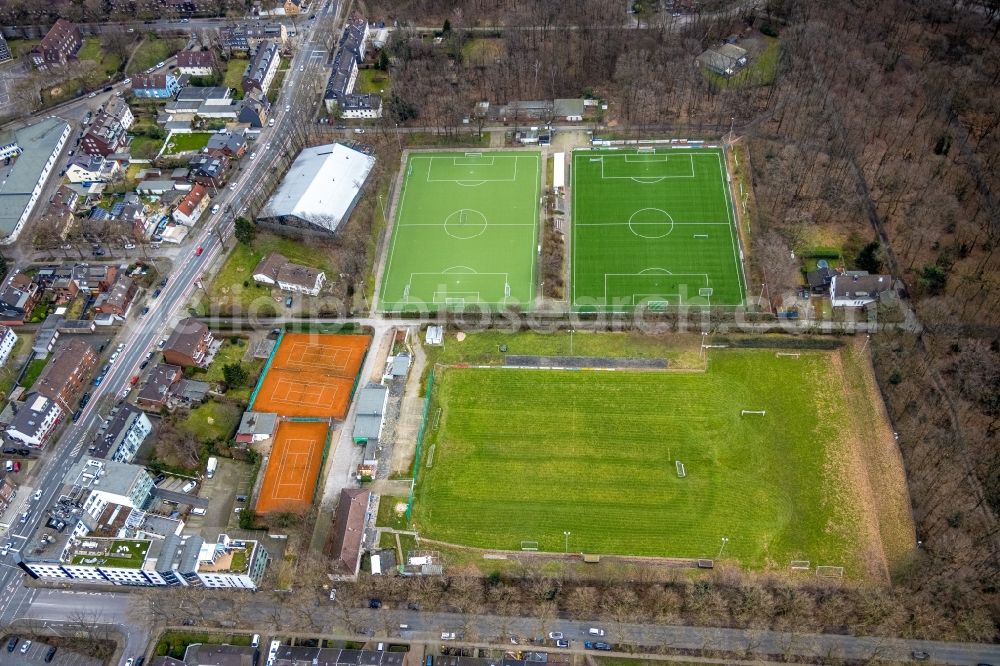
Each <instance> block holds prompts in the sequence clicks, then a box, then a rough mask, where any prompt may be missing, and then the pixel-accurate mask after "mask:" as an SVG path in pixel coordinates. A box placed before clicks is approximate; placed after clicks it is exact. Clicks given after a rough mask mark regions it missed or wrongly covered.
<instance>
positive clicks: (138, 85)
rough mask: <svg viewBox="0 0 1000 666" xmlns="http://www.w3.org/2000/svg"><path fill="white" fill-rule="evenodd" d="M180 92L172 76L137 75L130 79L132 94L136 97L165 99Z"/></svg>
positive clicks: (175, 79)
mask: <svg viewBox="0 0 1000 666" xmlns="http://www.w3.org/2000/svg"><path fill="white" fill-rule="evenodd" d="M178 90H180V85H179V84H178V82H177V77H176V76H174V75H173V74H137V75H135V76H133V77H132V94H133V95H135V96H136V97H153V98H157V99H167V98H169V97H173V96H174V95H176V94H177V91H178Z"/></svg>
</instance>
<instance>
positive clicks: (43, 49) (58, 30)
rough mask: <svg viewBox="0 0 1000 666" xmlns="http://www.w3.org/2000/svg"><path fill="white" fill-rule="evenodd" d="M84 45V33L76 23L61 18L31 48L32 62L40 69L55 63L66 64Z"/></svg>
mask: <svg viewBox="0 0 1000 666" xmlns="http://www.w3.org/2000/svg"><path fill="white" fill-rule="evenodd" d="M82 46H83V35H81V34H80V29H79V28H77V27H76V26H75V25H74V24H72V23H70V22H69V21H66V20H65V19H59V20H57V21H56V22H55V24H53V26H52V27H51V28H49V31H48V32H47V33H45V37H43V38H42V41H41V42H39V43H38V44H37V45H35V46H34V47H32V49H31V62H32V63H33V64H34V65H35V67H37V68H38V69H46V68H47V67H51V66H53V65H65V64H66V62H67V61H68V60H70V59H72V58H76V55H77V53H78V52H79V51H80V48H81V47H82Z"/></svg>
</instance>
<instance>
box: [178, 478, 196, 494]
mask: <svg viewBox="0 0 1000 666" xmlns="http://www.w3.org/2000/svg"><path fill="white" fill-rule="evenodd" d="M195 485H196V484H195V482H194V481H188V482H187V483H185V484H184V487H183V488H181V492H182V493H189V492H191V491H192V490H194V487H195Z"/></svg>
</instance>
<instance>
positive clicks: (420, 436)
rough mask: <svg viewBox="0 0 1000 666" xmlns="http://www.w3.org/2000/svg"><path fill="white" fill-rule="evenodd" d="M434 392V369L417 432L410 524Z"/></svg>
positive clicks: (409, 514)
mask: <svg viewBox="0 0 1000 666" xmlns="http://www.w3.org/2000/svg"><path fill="white" fill-rule="evenodd" d="M433 392H434V369H433V368H431V374H430V375H429V376H428V377H427V394H426V395H425V396H424V413H423V415H422V416H421V417H420V428H419V429H418V430H417V451H416V453H415V454H414V455H413V480H412V481H411V482H410V499H409V500H408V501H407V502H406V522H407V523H409V522H410V516H411V515H412V514H413V495H414V493H415V492H416V490H417V474H418V473H419V471H420V454H421V453H422V452H423V448H424V432H425V431H426V430H427V413H428V412H429V411H430V407H431V394H432V393H433Z"/></svg>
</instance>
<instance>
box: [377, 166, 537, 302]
mask: <svg viewBox="0 0 1000 666" xmlns="http://www.w3.org/2000/svg"><path fill="white" fill-rule="evenodd" d="M404 168H405V169H406V177H405V180H404V183H403V193H402V195H401V197H400V201H399V206H398V210H397V212H396V224H395V225H394V227H393V232H392V243H391V245H390V249H389V258H388V260H387V261H386V269H385V277H384V279H383V282H382V292H381V294H380V299H379V307H380V309H381V310H382V311H401V310H405V311H417V312H419V311H424V312H426V311H429V310H434V311H436V310H438V309H443V308H451V309H461V308H462V307H464V306H467V305H473V304H477V305H478V306H480V307H487V308H494V309H500V308H503V307H506V306H515V307H521V308H523V309H531V307H532V303H533V299H534V292H535V246H536V239H537V237H538V187H539V185H538V183H539V173H540V171H539V169H540V168H541V160H540V154H539V153H538V152H536V151H519V152H516V153H511V152H486V153H475V154H472V155H469V154H467V153H464V152H437V153H420V154H411V155H410V157H409V158H408V159H407V161H406V164H405V165H404Z"/></svg>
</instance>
